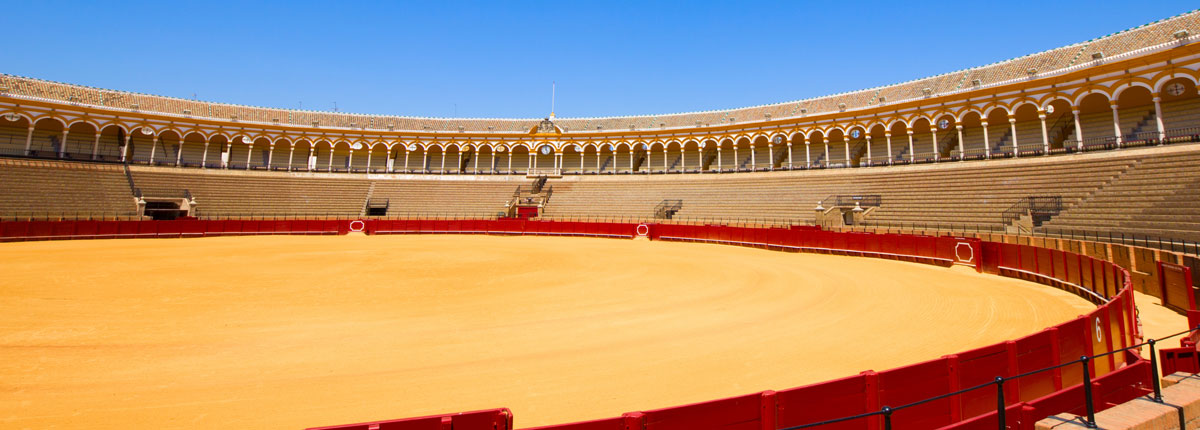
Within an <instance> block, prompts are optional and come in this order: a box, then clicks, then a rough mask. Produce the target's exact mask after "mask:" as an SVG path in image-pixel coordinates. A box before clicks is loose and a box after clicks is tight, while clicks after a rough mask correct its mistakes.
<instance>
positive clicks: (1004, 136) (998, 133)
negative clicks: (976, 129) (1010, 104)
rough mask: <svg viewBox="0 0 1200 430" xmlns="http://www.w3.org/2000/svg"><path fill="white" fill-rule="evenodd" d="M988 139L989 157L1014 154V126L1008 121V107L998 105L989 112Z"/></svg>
mask: <svg viewBox="0 0 1200 430" xmlns="http://www.w3.org/2000/svg"><path fill="white" fill-rule="evenodd" d="M986 117H987V134H985V135H984V138H985V140H986V141H987V147H988V148H987V154H986V156H987V157H988V158H991V157H1009V156H1012V151H1011V149H1012V144H1011V143H1010V142H1012V138H1013V136H1012V127H1011V126H1010V125H1009V123H1008V109H1006V108H1003V107H997V108H995V109H992V110H990V111H988V112H987V116H986Z"/></svg>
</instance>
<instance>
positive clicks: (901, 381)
mask: <svg viewBox="0 0 1200 430" xmlns="http://www.w3.org/2000/svg"><path fill="white" fill-rule="evenodd" d="M949 362H950V360H949V359H947V358H940V359H937V360H931V361H926V362H924V363H918V364H913V365H910V366H904V367H899V368H896V369H891V370H888V371H884V372H879V404H881V405H906V404H909V403H914V402H917V401H921V400H925V399H928V398H930V397H935V396H939V395H942V394H946V393H949V392H951V391H954V390H953V389H952V385H951V381H950V365H949ZM952 415H953V414H952V412H951V399H950V398H945V399H941V400H935V401H931V402H929V403H925V404H921V405H917V406H913V407H911V408H906V409H902V410H899V411H896V412H895V413H894V414H893V415H892V425H893V427H895V428H926V429H927V428H937V427H941V426H944V425H947V424H950V423H951V422H953V419H952Z"/></svg>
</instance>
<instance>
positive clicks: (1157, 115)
mask: <svg viewBox="0 0 1200 430" xmlns="http://www.w3.org/2000/svg"><path fill="white" fill-rule="evenodd" d="M1153 96H1154V122H1155V125H1157V126H1158V140H1159V143H1163V142H1162V141H1163V140H1166V139H1167V129H1166V128H1165V127H1163V114H1162V98H1160V97H1158V94H1157V93H1156V94H1154V95H1153Z"/></svg>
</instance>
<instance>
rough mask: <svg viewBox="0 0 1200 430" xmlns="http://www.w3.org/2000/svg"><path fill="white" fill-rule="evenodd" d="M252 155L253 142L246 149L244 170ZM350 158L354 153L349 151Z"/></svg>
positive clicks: (247, 168)
mask: <svg viewBox="0 0 1200 430" xmlns="http://www.w3.org/2000/svg"><path fill="white" fill-rule="evenodd" d="M252 155H254V142H250V146H249V147H247V148H246V170H250V156H252ZM350 156H354V151H353V150H351V151H350Z"/></svg>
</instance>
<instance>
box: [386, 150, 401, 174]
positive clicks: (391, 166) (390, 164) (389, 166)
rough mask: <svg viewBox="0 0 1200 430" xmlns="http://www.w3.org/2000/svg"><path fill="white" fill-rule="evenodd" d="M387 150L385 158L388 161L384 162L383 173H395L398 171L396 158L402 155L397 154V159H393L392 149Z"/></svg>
mask: <svg viewBox="0 0 1200 430" xmlns="http://www.w3.org/2000/svg"><path fill="white" fill-rule="evenodd" d="M386 149H387V153H386V154H385V155H384V157H387V158H385V160H387V161H384V166H383V171H384V172H385V173H393V172H395V171H396V158H399V155H400V154H396V155H397V157H392V148H386Z"/></svg>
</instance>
